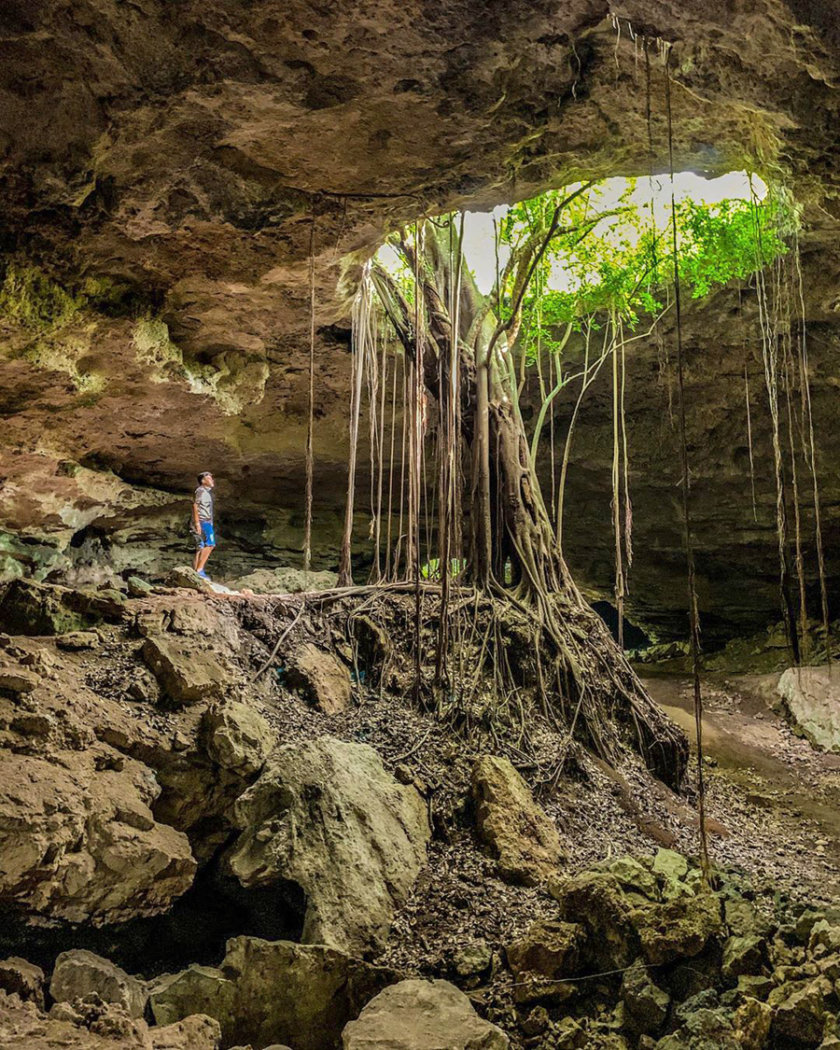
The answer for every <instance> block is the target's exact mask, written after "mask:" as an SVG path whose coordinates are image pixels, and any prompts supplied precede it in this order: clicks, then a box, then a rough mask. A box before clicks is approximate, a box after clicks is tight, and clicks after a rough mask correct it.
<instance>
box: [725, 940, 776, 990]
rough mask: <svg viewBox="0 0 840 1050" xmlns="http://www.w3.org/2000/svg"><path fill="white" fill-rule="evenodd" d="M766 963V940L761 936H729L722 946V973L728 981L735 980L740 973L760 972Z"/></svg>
mask: <svg viewBox="0 0 840 1050" xmlns="http://www.w3.org/2000/svg"><path fill="white" fill-rule="evenodd" d="M767 963H768V958H767V942H766V941H765V940H764V938H763V937H757V936H756V935H755V934H751V935H748V936H745V937H729V938H728V939H727V940H726V943H725V944H724V946H723V967H722V973H723V976H724V977H725V978H726V979H727V980H728V981H737V980H738V978H739V977H741V976H742V975H747V974H754V975H755V974H761V973H762V972H763V970H764V967H765V966H766V965H767Z"/></svg>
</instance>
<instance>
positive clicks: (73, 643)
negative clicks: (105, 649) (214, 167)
mask: <svg viewBox="0 0 840 1050" xmlns="http://www.w3.org/2000/svg"><path fill="white" fill-rule="evenodd" d="M55 644H56V645H57V646H58V648H59V649H65V650H66V651H67V652H71V653H75V652H81V651H82V650H83V649H96V648H98V646H99V635H98V634H97V633H96V631H70V633H69V634H61V635H59V636H58V638H56V640H55Z"/></svg>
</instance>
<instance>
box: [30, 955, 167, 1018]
mask: <svg viewBox="0 0 840 1050" xmlns="http://www.w3.org/2000/svg"><path fill="white" fill-rule="evenodd" d="M92 992H95V993H96V994H97V995H98V996H99V998H100V999H101V1000H102V1001H103V1002H105V1003H114V1004H116V1005H117V1006H122V1007H123V1009H124V1010H125V1011H126V1013H127V1014H128V1015H129V1017H135V1018H137V1017H142V1016H143V1013H144V1011H145V1009H146V999H147V992H146V986H145V984H144V983H143V982H142V981H138V980H137V978H136V977H132V976H130V975H129V974H127V973H126V972H125V970H121V969H120V967H119V966H117V965H116V964H115V963H112V962H111V961H110V959H103V958H102V956H101V955H94V953H93V952H89V951H84V950H78V951H69V952H62V953H61V955H59V957H58V958H57V959H56V961H55V969H54V970H53V973H52V977H51V978H50V995H51V996H52V997H53V999H55V1001H56V1002H57V1003H72V1002H74V1001H75V1000H76V999H84V997H85V996H86V995H90V994H91V993H92Z"/></svg>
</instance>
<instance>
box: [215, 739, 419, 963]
mask: <svg viewBox="0 0 840 1050" xmlns="http://www.w3.org/2000/svg"><path fill="white" fill-rule="evenodd" d="M234 820H235V822H236V824H237V826H238V827H239V828H241V829H242V834H241V835H240V837H239V839H238V840H237V841H236V843H234V846H233V848H232V851H231V853H230V854H229V858H228V863H229V866H230V869H231V871H232V872H233V874H234V875H236V877H237V878H238V879H239V881H240V882H241V883H242V885H243V886H246V887H251V886H265V885H270V884H271V883H276V882H281V881H284V880H287V881H291V882H294V883H296V884H297V885H298V886H300V887H301V888H302V889H303V891H304V893H305V895H306V916H305V920H304V926H303V940H304V941H305V942H306V943H309V944H327V945H329V946H331V947H334V948H338V949H341V950H342V951H354V952H366V951H370V950H373V949H377V948H380V947H382V946H383V945H384V943H385V939H386V937H387V934H388V930H389V928H390V925H391V920H392V917H393V914H394V908H395V907H396V905H397V904H398V903H399V902H401V901H402V900H403V899H404V898H405V896H406V895H407V893H408V892H409V890H410V889H411V887H412V886H413V885H414V881H415V879H416V878H417V874H418V872H419V871H420V868H421V866H422V865H423V864H424V863H425V859H426V843H427V841H428V838H429V824H428V819H427V815H426V806H425V804H424V802H423V800H422V798H421V797H420V795H419V794H418V793H417V791H416V790H415V788H413V787H410V786H405V785H402V784H399V783H397V781H396V780H395V779H394V778H393V777H392V776H391V774H390V773H388V772H387V771H386V770H385V768H384V766H383V765H382V760H381V759H380V757H379V755H378V754H377V753H376V752H375V751H374V750H373V748H371V747H368V746H367V745H365V744H350V743H345V742H344V741H341V740H336V739H334V738H332V737H327V736H324V737H320V738H319V739H318V740H313V741H309V742H307V743H304V744H303V745H298V744H295V745H289V746H286V747H281V748H278V749H276V750H275V751H274V752H273V753H272V755H271V757H270V758H269V760H268V762H267V763H266V766H265V769H264V770H263V772H262V774H261V775H260V777H259V779H258V780H257V781H256V782H255V783H254V784H252V785H251V787H250V788H249V789H248V790H247V791H246V792H245V793H244V794H243V795H241V796H240V798H239V799H238V800H237V802H236V804H235V806H234Z"/></svg>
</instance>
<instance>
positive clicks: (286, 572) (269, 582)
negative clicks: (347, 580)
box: [233, 565, 338, 594]
mask: <svg viewBox="0 0 840 1050" xmlns="http://www.w3.org/2000/svg"><path fill="white" fill-rule="evenodd" d="M337 584H338V576H337V575H336V574H335V573H334V572H304V571H303V569H295V568H293V567H292V566H290V565H283V566H280V567H279V568H276V569H256V570H255V571H254V572H250V573H248V575H247V576H240V578H239V579H238V580H236V581H235V582H234V584H233V587H234V588H235V589H236V590H237V591H253V592H254V594H297V593H299V592H301V591H327V590H330V589H331V588H333V587H335V586H337Z"/></svg>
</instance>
